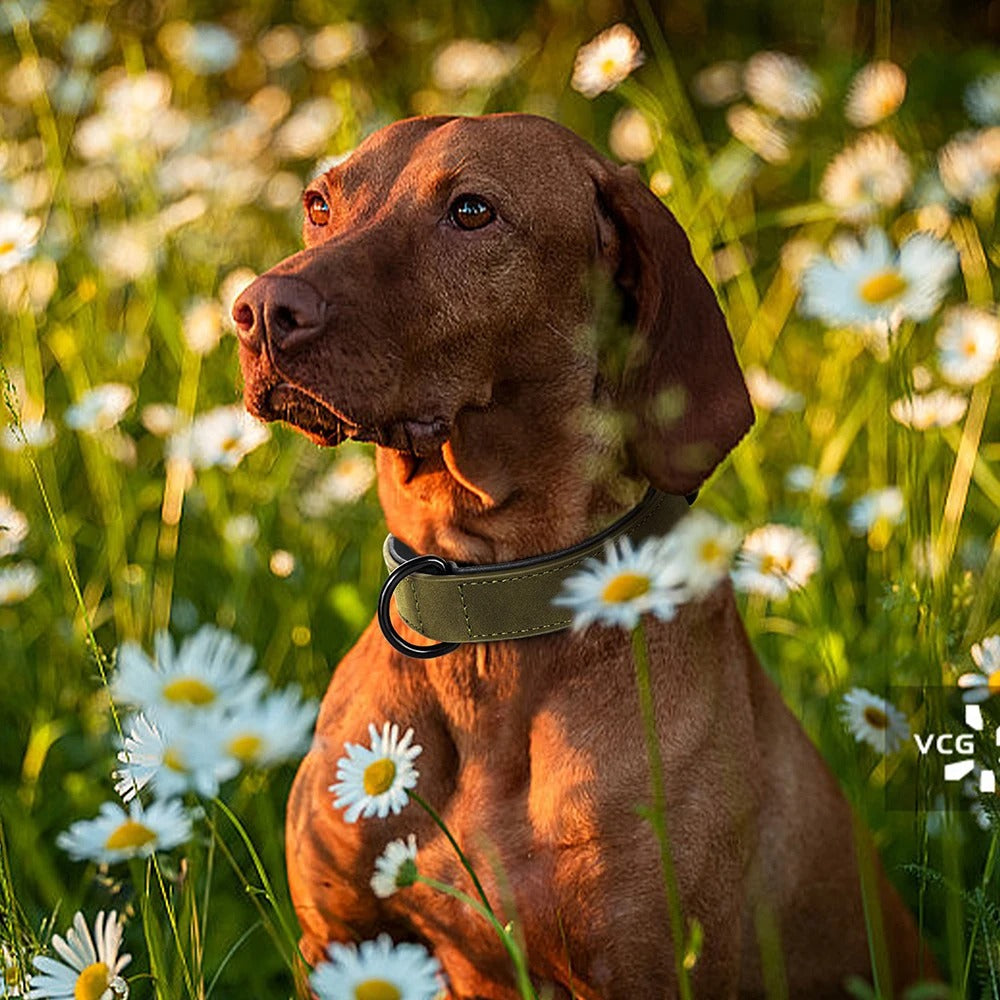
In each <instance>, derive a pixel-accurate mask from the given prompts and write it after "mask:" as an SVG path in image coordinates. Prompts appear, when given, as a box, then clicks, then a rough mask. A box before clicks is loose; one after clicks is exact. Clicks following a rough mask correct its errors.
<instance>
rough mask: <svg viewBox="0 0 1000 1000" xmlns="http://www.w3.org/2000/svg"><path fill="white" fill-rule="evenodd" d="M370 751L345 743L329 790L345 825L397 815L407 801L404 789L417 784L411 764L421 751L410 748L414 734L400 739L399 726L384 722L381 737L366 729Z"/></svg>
mask: <svg viewBox="0 0 1000 1000" xmlns="http://www.w3.org/2000/svg"><path fill="white" fill-rule="evenodd" d="M368 735H369V737H370V738H371V747H370V748H369V747H365V746H361V745H360V744H358V743H345V744H344V749H345V750H346V751H347V756H346V757H341V758H340V760H338V761H337V782H336V784H333V785H331V786H330V789H329V790H330V791H331V792H333V794H334V796H335V798H334V800H333V807H334V808H335V809H343V808H345V807H346V809H347V812H345V813H344V821H345V822H347V823H354V822H355V821H356V820H357V819H358V817H359V816H360V817H361V818H362V819H368V817H369V816H378V818H379V819H385V817H386V816H388V815H389V813H390V811H391V812H392V813H394V814H398V813H399V812H400V811H401V810H402V808H403V806H405V805H406V804H407V802H409V801H410V797H409V796H408V795H407V794H406V792H407V789H410V788H413V787H414V786H415V785H416V783H417V778H418V776H419V772H418V771H417V769H416V768H415V767H414V766H413V761H414V760H416V758H417V757H419V756H420V753H421V751H422V749H423V747H420V746H417V745H411V743H412V740H413V730H412V729H407V730H406V732H405V733H404V734H403V738H402V739H400V738H399V726H398V725H396V724H395V723H392V724H391V725H390V724H389V723H388V722H387V723H385V725H384V726H383V727H382V733H381V735H380V734H379V731H378V730H377V729H376V728H375V726H374V725H373V724H369V726H368Z"/></svg>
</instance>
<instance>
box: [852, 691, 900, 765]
mask: <svg viewBox="0 0 1000 1000" xmlns="http://www.w3.org/2000/svg"><path fill="white" fill-rule="evenodd" d="M840 717H841V718H842V719H843V720H844V725H845V726H847V728H848V729H849V730H850V731H851V734H852V735H853V736H854V738H855V739H856V740H857V741H858V742H859V743H867V744H868V745H869V746H870V747H872V748H874V749H875V750H878V751H880V752H881V753H895V752H896V751H897V750H898V749H899V748H900V747H902V746H903V745H904V744H905V743H906V742H907V740H909V738H910V726H909V723H908V722H907V721H906V716H905V715H903V713H902V712H901V711H900V710H899V709H898V708H896V706H895V705H893V704H892V703H891V702H888V701H886V700H885V698H880V697H879V696H878V695H876V694H872V692H871V691H866V690H865V689H864V688H859V687H856V688H851V690H850V691H848V692H847V694H846V695H844V700H843V702H842V703H841V705H840Z"/></svg>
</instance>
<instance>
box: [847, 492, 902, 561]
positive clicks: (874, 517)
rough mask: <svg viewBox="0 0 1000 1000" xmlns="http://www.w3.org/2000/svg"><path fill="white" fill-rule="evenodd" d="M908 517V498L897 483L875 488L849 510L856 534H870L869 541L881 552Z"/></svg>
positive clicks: (852, 526) (856, 501)
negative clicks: (894, 529)
mask: <svg viewBox="0 0 1000 1000" xmlns="http://www.w3.org/2000/svg"><path fill="white" fill-rule="evenodd" d="M904 520H906V501H905V500H904V498H903V492H902V490H900V489H899V488H898V487H896V486H887V487H886V488H885V489H881V490H872V491H871V492H870V493H866V494H865V495H864V496H863V497H860V498H859V499H857V500H855V502H854V503H852V504H851V506H850V507H849V508H848V510H847V523H848V525H849V526H850V529H851V531H853V532H854V533H855V534H856V535H867V536H868V541H869V544H870V545H871V547H872V548H873V549H875V550H876V551H881V550H882V549H884V548H885V547H886V545H887V544H888V543H889V537H890V535H891V534H892V529H893V528H894V527H895V526H896V525H898V524H902V523H903V521H904Z"/></svg>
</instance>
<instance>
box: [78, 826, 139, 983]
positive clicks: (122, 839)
mask: <svg viewBox="0 0 1000 1000" xmlns="http://www.w3.org/2000/svg"><path fill="white" fill-rule="evenodd" d="M155 840H156V834H155V833H153V831H152V830H150V828H149V827H148V826H145V825H143V824H142V823H137V822H136V821H135V820H134V819H127V820H125V822H124V823H122V825H121V826H119V827H118V828H117V829H115V830H113V831H112V833H111V836H110V837H108V839H107V840H106V841H105V842H104V846H105V847H106V848H107V849H108V850H109V851H124V850H127V849H128V848H130V847H145V846H146V845H147V844H152V843H153V842H154V841H155ZM91 968H93V966H91ZM88 995H89V994H88Z"/></svg>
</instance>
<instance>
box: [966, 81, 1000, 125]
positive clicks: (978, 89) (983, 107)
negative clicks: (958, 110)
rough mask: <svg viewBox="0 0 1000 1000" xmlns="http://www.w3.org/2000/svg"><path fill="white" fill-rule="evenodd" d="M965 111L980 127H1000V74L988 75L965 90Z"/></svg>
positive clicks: (973, 82)
mask: <svg viewBox="0 0 1000 1000" xmlns="http://www.w3.org/2000/svg"><path fill="white" fill-rule="evenodd" d="M963 100H964V103H965V110H966V111H968V112H969V117H970V118H971V119H972V120H973V121H974V122H976V124H978V125H1000V72H996V73H988V74H987V75H986V76H981V77H979V79H978V80H973V81H972V83H970V84H969V86H968V87H966V88H965V95H964V98H963Z"/></svg>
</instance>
